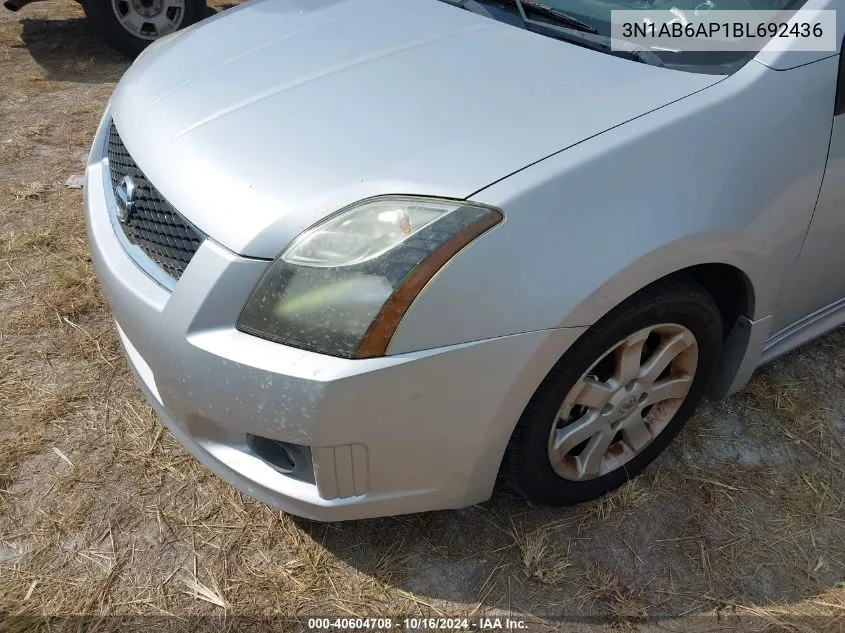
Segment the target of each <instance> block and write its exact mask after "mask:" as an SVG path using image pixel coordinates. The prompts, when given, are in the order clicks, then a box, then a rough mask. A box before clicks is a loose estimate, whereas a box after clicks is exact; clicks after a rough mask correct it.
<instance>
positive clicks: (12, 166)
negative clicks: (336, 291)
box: [0, 2, 845, 632]
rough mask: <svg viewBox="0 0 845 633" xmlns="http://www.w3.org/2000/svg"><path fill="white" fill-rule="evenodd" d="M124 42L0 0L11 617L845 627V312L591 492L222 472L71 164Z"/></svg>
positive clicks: (2, 525)
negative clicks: (612, 484)
mask: <svg viewBox="0 0 845 633" xmlns="http://www.w3.org/2000/svg"><path fill="white" fill-rule="evenodd" d="M48 17H49V19H48ZM125 67H126V63H125V62H124V61H123V60H121V59H120V58H119V57H117V56H116V55H114V54H113V53H111V52H110V51H109V50H108V49H106V48H105V47H104V46H102V45H101V44H99V43H98V42H97V41H96V40H94V39H93V38H91V37H90V36H89V35H88V34H87V32H86V30H85V26H84V21H83V20H82V19H81V13H80V11H79V9H78V7H77V6H76V5H74V4H73V3H68V4H67V5H64V4H62V3H58V2H55V3H43V4H41V3H38V4H34V5H30V6H29V7H27V8H26V9H25V10H24V11H22V12H21V13H20V14H10V13H7V12H4V13H0V72H2V76H3V77H4V82H5V83H4V88H3V90H2V91H0V419H1V420H2V424H0V614H2V613H11V614H14V616H13V617H9V618H7V619H4V618H3V616H2V615H0V630H3V631H29V630H32V629H37V628H42V629H45V627H46V626H47V624H48V623H47V622H46V621H45V620H43V619H41V616H43V615H45V614H50V615H68V614H87V615H91V616H104V615H114V614H121V615H124V616H128V615H136V616H140V615H143V616H146V617H150V616H161V617H162V618H164V617H167V618H168V619H167V620H161V621H155V620H149V619H147V620H137V621H130V620H126V619H124V620H117V619H111V620H109V619H98V620H88V621H86V622H84V627H83V626H82V624H83V623H81V621H70V622H69V624H68V626H70V628H67V629H63V630H78V629H81V628H84V629H85V630H98V628H99V629H101V630H118V629H119V630H132V629H133V627H134V628H138V629H139V630H141V629H143V630H149V628H150V627H151V626H152V625H151V623H154V622H158V623H159V624H161V623H162V622H167V623H170V625H171V626H177V628H178V627H183V628H184V629H185V630H191V631H196V630H197V629H198V628H201V626H202V623H203V622H205V623H209V622H211V623H213V626H211V625H209V626H210V630H212V629H213V630H227V629H226V627H230V628H231V627H235V626H236V625H237V623H238V622H239V620H237V619H236V618H235V616H256V617H264V618H270V617H274V616H281V615H285V616H297V617H305V616H307V614H318V613H331V614H335V615H340V616H342V615H355V616H373V615H383V614H392V615H399V614H427V615H441V614H474V615H475V616H479V615H482V614H489V613H501V612H509V613H513V614H520V617H524V618H526V619H527V621H530V622H532V626H535V627H536V628H537V629H538V630H544V629H547V628H560V627H564V628H565V630H593V629H600V630H605V628H604V627H605V626H608V627H610V628H611V629H612V630H618V629H632V628H635V629H637V630H650V629H654V630H671V631H699V630H700V631H705V630H713V629H714V628H717V627H718V628H719V630H758V631H780V630H785V631H798V632H803V631H842V630H843V627H845V585H843V581H844V580H845V511H844V510H843V490H845V460H843V457H842V456H843V451H844V450H845V444H843V440H842V437H843V432H844V431H845V419H843V418H845V331H842V330H840V331H838V332H834V333H832V334H830V335H828V336H827V337H825V338H823V339H822V340H820V341H818V342H817V343H814V344H813V345H811V346H810V347H809V348H807V349H806V350H803V351H802V352H800V353H797V354H792V355H790V356H789V357H787V358H784V359H782V360H781V361H779V362H777V363H775V364H774V365H772V366H770V367H767V368H765V369H763V370H762V371H760V372H758V374H757V375H756V376H755V378H754V379H753V381H752V382H751V384H750V385H749V387H748V388H747V389H746V390H745V392H743V393H742V394H739V395H738V396H736V397H734V398H731V399H730V400H728V401H726V402H725V403H721V404H708V405H707V406H705V407H704V409H703V410H702V411H701V413H700V414H699V415H698V416H697V417H696V419H695V420H694V421H693V422H692V423H691V424H690V426H689V428H688V429H687V430H686V431H685V432H684V434H683V435H682V437H681V438H680V440H679V441H678V442H677V443H676V444H675V445H674V446H673V448H672V449H670V450H669V451H668V452H667V454H666V455H665V456H663V457H662V458H661V459H660V460H659V461H658V462H657V463H656V464H655V465H654V466H653V467H652V468H650V469H649V470H648V471H647V472H646V473H645V474H644V475H643V476H641V477H640V478H638V479H637V480H636V481H633V482H631V483H629V484H628V485H626V486H623V487H622V488H621V489H619V490H618V491H617V492H615V493H614V494H612V495H609V496H607V497H605V498H603V499H600V500H598V501H596V502H593V503H589V504H584V505H582V506H579V507H575V508H568V509H564V510H549V509H544V508H538V507H534V506H533V505H531V504H526V503H524V502H522V501H519V500H513V499H507V498H499V499H496V500H494V501H492V502H490V503H487V504H484V505H483V506H480V507H475V508H470V509H465V510H461V511H456V512H438V513H430V514H426V515H421V516H411V517H400V518H386V519H379V520H372V521H359V522H353V523H346V524H342V525H319V524H314V523H311V522H308V521H304V520H299V519H295V518H292V517H289V516H286V515H282V514H280V513H278V512H276V511H274V510H272V509H270V508H268V507H266V506H263V505H261V504H260V503H257V502H255V501H252V500H250V499H248V498H245V497H244V496H242V495H241V494H239V493H237V492H236V491H234V490H233V489H232V488H230V487H229V486H227V485H226V484H224V483H222V482H221V481H220V480H218V479H217V478H215V477H214V476H212V475H211V474H210V473H209V472H208V471H207V470H206V469H205V468H203V467H202V466H201V465H200V464H198V463H197V462H196V461H195V460H194V459H193V458H191V457H190V456H189V455H188V454H187V453H186V452H185V451H184V450H183V449H182V448H181V447H179V446H178V445H177V444H176V442H175V441H174V440H173V439H172V438H171V437H170V435H169V434H168V433H166V432H165V431H164V430H163V428H162V426H161V424H160V423H159V421H158V420H157V419H156V417H155V416H154V415H153V414H152V412H151V411H150V409H149V407H148V406H147V405H146V404H145V403H144V401H143V399H142V397H141V396H140V394H139V392H138V391H137V389H136V388H135V386H134V384H133V382H132V380H131V378H130V376H129V374H128V372H127V369H126V366H125V364H124V361H123V359H122V357H121V355H120V353H119V346H118V343H117V340H116V338H115V334H114V332H113V329H112V325H111V321H110V318H109V315H108V313H107V309H106V305H105V303H104V302H103V299H102V297H101V295H100V293H99V290H98V286H97V283H96V280H95V278H94V274H93V269H92V266H91V262H90V258H89V257H88V250H87V244H86V238H85V229H84V225H83V221H82V217H81V215H82V214H81V200H80V194H79V192H78V191H72V190H68V189H66V188H65V187H64V182H65V180H66V179H67V177H68V176H70V175H71V174H76V173H81V171H82V169H83V163H84V156H85V153H86V151H87V148H88V144H89V140H90V137H91V135H92V133H93V131H94V127H95V125H96V122H97V119H98V117H99V115H100V112H101V109H102V106H103V104H104V103H105V100H106V99H107V97H108V94H109V93H110V90H111V88H112V86H113V82H114V80H115V79H116V78H117V77H118V76H119V75H120V73H121V72H122V70H123V69H124V68H125ZM562 614H563V615H568V616H570V617H571V618H574V619H571V620H568V621H566V622H565V623H562V622H561V621H560V620H556V619H555V618H556V617H558V616H560V615H562ZM198 615H203V616H220V617H221V618H223V617H225V618H226V619H225V620H224V619H220V620H213V621H212V620H205V621H198V620H192V619H190V618H189V616H198ZM170 616H175V617H178V618H179V619H174V618H173V617H170ZM669 616H671V618H670V619H668V620H665V619H662V620H659V621H658V620H655V619H654V618H663V617H669ZM589 618H598V620H595V619H593V620H591V619H589ZM50 625H51V626H53V628H54V629H55V628H56V626H55V625H56V622H52V623H50ZM73 627H76V628H73ZM153 628H154V627H153ZM45 630H46V629H45ZM171 630H172V628H171ZM180 630H181V629H180ZM279 630H282V629H279Z"/></svg>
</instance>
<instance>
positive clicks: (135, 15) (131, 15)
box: [111, 0, 185, 40]
mask: <svg viewBox="0 0 845 633" xmlns="http://www.w3.org/2000/svg"><path fill="white" fill-rule="evenodd" d="M111 6H112V10H113V11H114V15H115V17H116V18H117V21H118V22H119V23H120V25H121V26H122V27H123V28H124V29H126V30H127V31H128V32H129V33H131V34H132V35H134V36H135V37H139V38H141V39H145V40H155V39H158V38H160V37H162V36H164V35H167V34H168V33H172V32H173V31H177V30H179V27H181V26H182V22H183V21H184V20H185V0H111Z"/></svg>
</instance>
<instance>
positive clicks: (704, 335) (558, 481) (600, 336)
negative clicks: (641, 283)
mask: <svg viewBox="0 0 845 633" xmlns="http://www.w3.org/2000/svg"><path fill="white" fill-rule="evenodd" d="M658 324H663V325H659V326H658ZM670 325H671V327H670ZM655 326H658V327H655ZM650 328H652V329H650ZM673 328H674V329H673ZM643 332H649V333H648V334H643ZM690 334H691V335H692V336H693V337H694V341H695V343H694V344H690V345H689V347H687V348H683V351H682V352H681V353H680V354H679V355H678V356H677V357H673V358H674V360H672V362H671V363H670V364H669V365H668V366H667V368H666V370H664V371H663V373H660V370H659V365H660V364H661V363H654V364H653V365H649V364H648V363H649V361H650V360H657V356H653V355H652V354H653V353H654V351H655V350H657V349H662V350H664V353H663V354H662V357H661V358H666V357H667V356H668V355H669V354H670V353H671V351H670V347H669V343H670V342H672V341H675V339H676V338H678V337H680V339H681V340H680V341H675V342H674V343H672V347H671V350H674V349H676V348H681V347H679V346H683V345H687V344H688V342H689V340H690V338H689V335H690ZM722 334H723V333H722V319H721V314H720V312H719V308H718V307H717V305H716V303H715V302H714V300H713V298H712V296H711V295H710V294H709V293H708V292H707V291H706V290H705V289H704V288H703V287H702V286H701V285H699V284H698V283H697V282H695V281H693V280H691V279H687V278H683V277H681V278H674V279H673V278H670V279H667V280H663V281H660V282H657V283H656V284H654V285H652V286H650V287H648V288H646V289H644V290H642V291H640V292H638V293H637V294H635V295H634V296H632V297H631V298H630V299H628V300H627V301H625V302H624V303H622V304H621V305H619V306H618V307H617V308H615V309H614V310H613V311H612V312H611V313H609V314H608V315H607V316H605V317H604V318H602V319H601V320H600V321H598V322H597V323H596V324H595V325H594V326H592V327H591V328H590V329H589V330H588V331H587V332H586V333H584V335H583V336H581V338H579V339H578V340H577V341H576V342H575V344H574V345H573V346H572V347H571V348H570V349H569V350H568V351H567V352H566V353H565V354H564V356H563V358H561V359H560V361H558V363H557V364H556V365H555V367H554V368H552V370H551V372H549V374H548V376H547V377H546V378H545V379H544V381H543V383H542V384H541V385H540V387H539V388H538V389H537V391H536V392H535V394H534V396H533V397H532V398H531V400H530V401H529V403H528V405H527V406H526V408H525V411H524V412H523V414H522V416H521V417H520V419H519V421H518V422H517V425H516V427H515V429H514V432H513V435H512V436H511V439H510V442H509V444H508V447H507V450H506V452H505V457H504V459H503V462H502V468H501V476H502V479H503V481H504V483H505V484H508V485H509V486H510V487H511V488H513V489H514V490H515V491H516V492H517V493H519V494H522V495H523V496H526V497H528V498H530V499H532V500H534V501H536V502H538V503H541V504H543V505H548V506H562V505H571V504H575V503H580V502H583V501H588V500H590V499H594V498H596V497H599V496H601V495H603V494H605V493H607V492H609V491H611V490H614V489H616V488H617V487H619V486H620V485H622V484H623V483H625V482H626V481H628V480H629V479H631V478H633V477H636V476H637V475H638V474H639V473H640V472H642V471H643V469H645V468H646V466H648V464H650V463H651V462H652V461H653V460H654V459H655V458H656V457H657V456H658V455H659V454H660V453H661V452H662V451H663V450H664V449H665V448H666V447H667V446H668V445H669V444H670V443H671V441H672V440H673V439H674V438H675V436H676V435H677V434H678V432H679V431H680V430H681V428H682V427H683V425H684V424H685V423H686V421H687V420H688V419H689V418H690V417H691V416H692V414H693V413H694V412H695V409H696V408H697V407H698V405H699V403H700V401H701V399H702V396H703V389H704V387H705V386H706V384H707V382H708V381H709V380H710V379H711V377H712V375H713V372H714V370H715V367H716V365H717V362H718V360H719V356H720V354H721V347H722V340H723V337H722ZM643 336H648V338H647V339H646V340H645V342H644V343H643V344H642V347H641V348H640V349H641V351H637V350H636V344H635V343H631V342H629V341H627V339H628V338H629V337H632V338H633V339H639V338H642V337H643ZM673 337H674V338H673ZM649 341H651V342H649ZM650 345H651V346H653V349H650V348H649V346H650ZM661 346H664V347H661ZM626 350H629V351H630V355H631V357H632V358H633V357H636V358H638V359H642V360H641V361H638V362H639V363H640V365H638V369H637V370H636V372H635V373H634V374H632V373H631V371H630V370H629V369H623V363H622V361H621V360H620V358H623V357H624V356H625V354H624V352H625V351H626ZM692 350H694V351H692ZM600 359H601V360H600ZM693 360H695V362H696V365H695V368H694V370H692V373H690V371H689V370H687V369H685V368H688V367H691V366H692V362H693ZM625 367H630V365H625ZM611 368H612V370H613V374H612V375H611V376H610V377H608V378H603V377H602V376H601V375H599V373H600V372H605V373H609V372H610V370H611ZM649 368H650V369H651V371H648V370H649ZM655 371H656V372H658V374H657V375H658V376H659V378H657V380H655V381H654V383H653V384H651V385H650V386H649V384H648V380H649V379H651V380H654V379H653V377H652V378H649V377H648V376H651V375H652V374H654V372H655ZM587 372H591V374H590V375H587ZM624 375H627V376H630V375H636V376H638V378H637V379H636V380H631V381H630V382H627V383H625V386H624V387H622V388H620V387H618V386H617V387H614V388H615V389H617V391H615V392H614V395H613V399H614V400H613V401H612V402H610V403H608V404H605V405H603V406H602V405H601V404H600V403H601V402H602V401H603V400H604V398H605V397H606V393H608V391H605V390H604V389H605V388H606V387H607V386H608V385H610V386H613V385H619V384H622V383H621V382H620V380H625V378H624ZM640 376H643V378H642V383H643V385H639V383H638V382H637V381H640V378H639V377H640ZM617 378H619V379H617ZM670 378H671V379H673V381H674V382H676V383H682V384H683V386H681V384H677V385H675V386H676V387H677V388H682V389H688V391H687V392H686V395H685V397H683V398H672V399H666V400H664V401H663V402H659V403H657V404H653V405H649V402H650V401H651V400H652V399H655V400H659V399H660V398H661V397H664V396H667V395H668V393H669V392H668V391H667V390H666V389H665V387H666V386H667V385H668V384H669V383H668V382H667V380H668V379H670ZM596 382H599V386H601V387H602V389H600V390H592V389H590V386H591V385H593V384H595V383H596ZM634 383H637V384H636V385H635V384H634ZM585 385H586V386H585ZM576 387H577V388H576ZM578 389H583V391H581V392H579V391H578ZM623 389H624V390H625V393H623ZM649 389H652V393H647V391H649ZM629 390H630V392H629ZM599 392H600V393H599ZM593 393H599V395H598V396H597V397H596V398H595V401H596V405H595V407H594V408H588V407H585V406H581V405H580V404H573V403H574V402H575V401H576V400H583V401H589V402H592V401H591V399H590V398H588V397H587V395H586V394H590V395H591V394H593ZM628 393H630V394H632V395H627V394H628ZM672 393H675V392H674V391H673V392H672ZM573 394H576V395H574V396H573ZM632 400H633V401H634V404H633V405H632ZM599 406H601V407H602V408H601V409H599V408H598V407H599ZM614 406H615V410H614ZM631 406H633V407H635V408H634V409H633V413H631V415H630V417H628V418H621V419H622V420H632V421H631V422H627V421H620V420H615V417H611V416H622V415H623V414H625V412H626V411H631V409H630V408H629V407H631ZM608 407H610V411H609V412H606V410H607V409H608ZM569 412H572V413H571V415H570V416H569V417H567V418H566V419H563V420H559V419H558V416H559V415H561V416H563V415H565V414H568V413H569ZM636 412H644V413H643V417H640V418H639V419H640V421H642V420H645V426H644V427H643V426H641V425H639V424H637V422H636V420H634V418H635V417H636ZM588 416H592V417H589V419H588ZM601 416H607V417H606V420H615V421H614V422H613V423H612V424H610V425H609V426H605V427H603V428H604V429H609V430H605V431H601V432H600V433H599V434H597V435H593V436H587V435H586V434H587V433H589V431H590V430H591V429H593V428H597V427H596V426H595V425H596V423H593V422H589V420H596V419H599V418H601V424H604V423H605V421H606V420H605V418H603V417H601ZM649 419H651V420H652V421H651V422H649ZM588 422H589V426H588V424H587V423H588ZM617 424H619V425H621V426H626V425H627V426H630V427H631V428H630V430H629V429H624V430H619V431H617V430H616V428H617V427H616V426H615V425H617ZM553 427H554V430H553ZM642 428H645V429H646V430H647V431H648V433H647V434H646V435H642V434H641V433H639V432H637V431H638V430H641V429H642ZM627 433H630V434H631V435H630V438H632V439H633V440H635V441H630V442H629V441H628V439H629V436H628V435H626V434H627ZM599 436H600V437H599ZM582 437H589V439H584V440H581V439H580V438H582ZM607 437H612V438H613V439H612V440H609V441H610V442H611V443H610V445H609V448H608V449H607V450H606V451H604V452H602V449H601V448H600V447H602V446H604V445H605V444H606V443H607V441H608V440H606V439H604V438H607ZM644 438H646V439H644ZM648 438H650V439H648ZM576 441H577V442H578V444H574V443H575V442H576ZM594 441H595V442H596V444H595V445H596V447H598V448H596V449H595V450H593V451H590V450H589V449H590V446H591V445H592V442H594ZM643 441H645V444H643ZM638 444H639V445H640V448H639V449H637V450H634V448H632V447H635V446H637V445H638ZM558 445H559V446H560V447H561V448H560V449H556V446H558ZM572 445H575V448H572V449H571V452H570V453H566V454H565V455H564V456H563V457H561V454H562V453H563V452H564V451H565V450H566V449H567V447H568V446H572ZM620 446H621V448H620ZM620 450H621V451H622V452H621V453H620V452H619V451H620ZM590 455H596V456H598V455H601V457H596V458H595V459H593V460H591V459H590ZM596 460H598V462H597V461H596ZM623 460H627V461H623ZM553 461H554V462H555V464H554V465H553V463H552V462H553ZM596 463H600V464H601V466H600V467H599V468H598V470H596V466H595V464H596ZM589 464H592V466H590V467H589V468H588V467H587V466H586V465H589ZM615 464H616V465H615ZM614 465H615V466H614ZM582 467H583V468H584V471H582ZM603 469H607V470H603ZM587 470H594V471H595V472H592V473H591V474H590V473H587V472H586V471H587ZM579 478H581V479H579Z"/></svg>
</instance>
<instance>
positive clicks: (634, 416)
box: [548, 323, 698, 481]
mask: <svg viewBox="0 0 845 633" xmlns="http://www.w3.org/2000/svg"><path fill="white" fill-rule="evenodd" d="M697 367H698V343H697V341H696V339H695V336H694V335H693V334H692V332H691V331H690V330H689V329H687V328H686V327H684V326H682V325H678V324H674V323H663V324H659V325H653V326H650V327H647V328H643V329H641V330H639V331H637V332H635V333H634V334H632V335H630V336H628V337H627V338H625V339H624V340H622V341H620V342H619V343H617V344H616V345H614V346H613V347H612V348H611V349H609V350H607V351H605V352H604V353H603V354H602V355H601V356H600V357H599V359H598V360H597V361H596V362H595V363H594V364H593V365H592V366H591V367H590V368H589V369H588V370H587V371H586V372H585V373H584V374H583V375H582V376H581V378H580V379H579V380H578V381H577V382H576V383H575V386H574V387H573V388H572V389H571V390H570V391H569V393H568V394H567V395H566V397H565V398H564V401H563V405H562V406H561V408H560V410H559V411H558V414H557V416H556V419H555V422H554V424H553V425H552V429H551V433H550V435H549V442H548V456H549V463H550V464H551V466H552V468H553V469H554V471H555V473H557V475H558V476H560V477H562V478H563V479H567V480H570V481H584V480H588V479H595V478H597V477H601V476H603V475H606V474H608V473H610V472H612V471H614V470H616V469H618V468H621V467H623V466H624V465H625V464H626V463H627V462H629V461H631V460H632V459H633V458H634V457H636V456H637V455H638V454H639V453H640V452H642V451H643V449H645V447H646V446H648V445H649V444H650V443H651V442H652V440H653V439H654V438H655V437H657V435H659V434H660V432H661V431H663V429H664V428H666V426H667V425H668V424H669V422H670V421H671V420H672V418H673V417H674V416H675V414H676V413H677V411H678V409H679V408H680V407H681V404H682V403H683V402H684V400H685V398H686V396H687V393H688V392H689V390H690V387H691V386H692V382H693V379H694V377H695V372H696V369H697Z"/></svg>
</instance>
